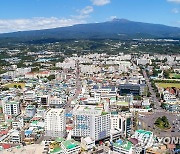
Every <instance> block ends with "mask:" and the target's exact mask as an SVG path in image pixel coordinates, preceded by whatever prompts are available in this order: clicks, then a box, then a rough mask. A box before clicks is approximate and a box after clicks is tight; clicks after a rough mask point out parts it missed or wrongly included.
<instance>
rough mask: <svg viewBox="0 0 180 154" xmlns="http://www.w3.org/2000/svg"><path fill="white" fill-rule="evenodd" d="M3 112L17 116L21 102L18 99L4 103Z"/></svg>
mask: <svg viewBox="0 0 180 154" xmlns="http://www.w3.org/2000/svg"><path fill="white" fill-rule="evenodd" d="M3 113H5V114H6V115H11V116H16V115H19V114H20V104H19V102H16V101H9V102H4V103H3Z"/></svg>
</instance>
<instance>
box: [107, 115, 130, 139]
mask: <svg viewBox="0 0 180 154" xmlns="http://www.w3.org/2000/svg"><path fill="white" fill-rule="evenodd" d="M131 118H132V114H131V113H126V112H124V113H123V112H121V113H118V112H112V113H111V129H113V130H119V131H120V132H121V133H122V134H123V135H125V136H127V135H129V134H130V132H131V124H132V121H131Z"/></svg>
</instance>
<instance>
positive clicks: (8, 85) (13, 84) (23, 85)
mask: <svg viewBox="0 0 180 154" xmlns="http://www.w3.org/2000/svg"><path fill="white" fill-rule="evenodd" d="M15 85H16V86H17V87H18V86H21V88H24V87H25V83H9V84H5V85H4V87H7V88H14V86H15Z"/></svg>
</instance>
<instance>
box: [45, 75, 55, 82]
mask: <svg viewBox="0 0 180 154" xmlns="http://www.w3.org/2000/svg"><path fill="white" fill-rule="evenodd" d="M47 79H48V80H49V81H51V80H53V79H55V75H50V76H48V77H47Z"/></svg>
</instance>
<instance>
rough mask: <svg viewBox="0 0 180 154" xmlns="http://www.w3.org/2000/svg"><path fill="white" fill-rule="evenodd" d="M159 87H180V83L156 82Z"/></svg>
mask: <svg viewBox="0 0 180 154" xmlns="http://www.w3.org/2000/svg"><path fill="white" fill-rule="evenodd" d="M156 84H157V86H158V87H161V88H168V87H176V88H180V83H156Z"/></svg>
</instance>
